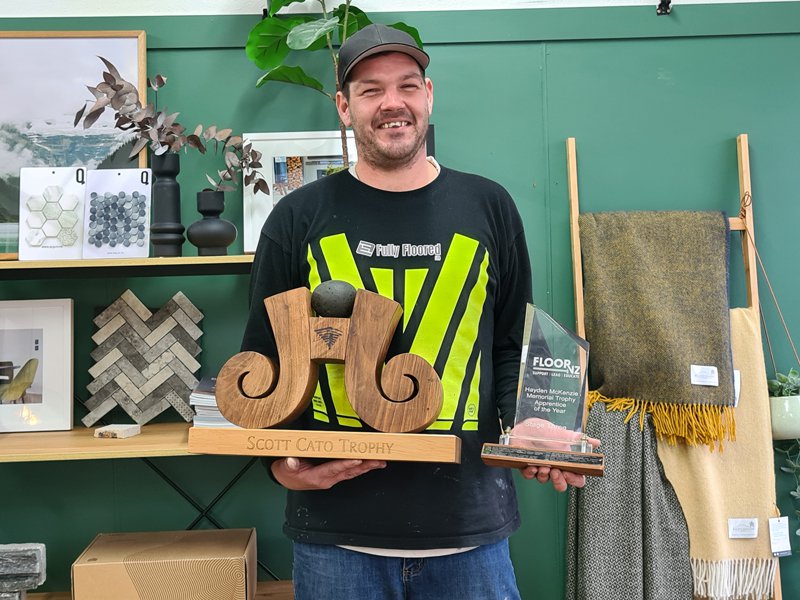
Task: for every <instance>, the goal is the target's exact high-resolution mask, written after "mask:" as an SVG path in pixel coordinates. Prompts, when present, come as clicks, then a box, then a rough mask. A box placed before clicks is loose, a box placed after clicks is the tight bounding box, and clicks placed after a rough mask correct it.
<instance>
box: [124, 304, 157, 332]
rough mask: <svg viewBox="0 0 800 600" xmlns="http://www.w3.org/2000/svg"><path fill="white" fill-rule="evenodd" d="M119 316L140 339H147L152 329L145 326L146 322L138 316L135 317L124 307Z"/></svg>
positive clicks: (129, 309) (130, 310) (133, 313)
mask: <svg viewBox="0 0 800 600" xmlns="http://www.w3.org/2000/svg"><path fill="white" fill-rule="evenodd" d="M120 314H121V315H122V316H123V317H125V321H126V322H127V323H128V325H130V326H131V327H132V328H133V330H134V331H135V332H136V333H137V334H139V335H140V336H142V337H147V336H148V335H149V334H150V331H151V330H152V328H151V327H150V326H149V325H148V324H147V322H146V321H143V320H142V319H140V318H139V315H137V314H136V313H135V312H134V311H133V310H132V309H131V308H129V307H127V306H126V307H125V308H123V309H122V310H121V311H120Z"/></svg>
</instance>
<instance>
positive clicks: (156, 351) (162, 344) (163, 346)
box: [142, 333, 176, 363]
mask: <svg viewBox="0 0 800 600" xmlns="http://www.w3.org/2000/svg"><path fill="white" fill-rule="evenodd" d="M175 341H176V340H175V336H174V335H172V334H171V333H168V334H167V335H165V336H164V337H163V338H161V339H160V340H158V343H157V344H155V345H154V346H153V347H152V348H150V349H149V350H148V351H147V352H145V353H144V354H142V358H144V359H145V360H146V361H147V362H148V363H151V362H153V361H154V360H155V359H156V358H158V357H159V356H161V355H162V354H164V352H168V351H169V348H170V346H172V344H174V343H175Z"/></svg>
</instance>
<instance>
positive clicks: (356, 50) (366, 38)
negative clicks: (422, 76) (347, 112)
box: [339, 23, 431, 85]
mask: <svg viewBox="0 0 800 600" xmlns="http://www.w3.org/2000/svg"><path fill="white" fill-rule="evenodd" d="M381 52H402V53H403V54H407V55H408V56H410V57H411V58H413V59H414V60H415V61H417V62H418V63H419V66H420V67H422V70H423V71H424V70H425V69H426V68H427V67H428V63H429V62H430V61H431V59H430V57H429V56H428V55H427V54H426V53H425V52H423V51H422V50H421V49H420V47H419V46H418V45H417V42H416V40H415V39H414V38H413V37H411V36H410V35H409V34H407V33H406V32H405V31H400V30H399V29H395V28H394V27H389V26H387V25H382V24H380V23H373V24H371V25H367V26H366V27H364V28H363V29H359V30H358V31H357V32H355V33H354V34H353V35H351V36H350V37H349V38H347V39H346V40H345V41H344V44H342V47H341V48H339V84H340V85H344V81H345V79H347V76H348V75H349V74H350V71H352V70H353V67H355V66H356V65H357V64H358V63H359V62H361V61H362V60H363V59H365V58H367V57H368V56H372V55H373V54H379V53H381Z"/></svg>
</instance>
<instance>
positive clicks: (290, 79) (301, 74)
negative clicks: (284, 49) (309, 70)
mask: <svg viewBox="0 0 800 600" xmlns="http://www.w3.org/2000/svg"><path fill="white" fill-rule="evenodd" d="M268 81H280V82H282V83H293V84H295V85H302V86H305V87H309V88H311V89H314V90H317V91H318V92H322V93H323V94H325V95H326V96H328V97H329V98H330V97H331V95H330V94H328V93H327V92H326V91H325V87H324V86H323V85H322V84H321V83H320V82H319V81H317V80H316V79H314V78H313V77H310V76H309V75H307V74H306V72H305V71H303V69H302V68H300V67H289V66H286V65H281V66H280V67H276V68H274V69H272V70H271V71H270V72H269V73H266V74H264V75H262V76H261V77H260V78H259V79H258V81H257V82H256V87H261V86H262V85H264V84H265V83H266V82H268Z"/></svg>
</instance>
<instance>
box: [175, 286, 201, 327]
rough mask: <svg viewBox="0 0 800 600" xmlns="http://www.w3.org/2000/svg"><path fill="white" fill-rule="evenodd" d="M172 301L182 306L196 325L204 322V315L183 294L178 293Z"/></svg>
mask: <svg viewBox="0 0 800 600" xmlns="http://www.w3.org/2000/svg"><path fill="white" fill-rule="evenodd" d="M172 300H173V301H174V302H175V304H177V305H178V306H180V307H181V308H182V309H183V310H184V312H186V314H187V315H188V317H189V318H190V319H191V320H192V321H194V322H195V323H199V322H200V321H202V320H203V313H202V312H201V311H200V309H199V308H197V307H196V306H195V305H194V304H192V302H191V301H190V300H189V298H187V297H186V295H185V294H184V293H183V292H178V293H177V294H175V295H174V296H173V297H172Z"/></svg>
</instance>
